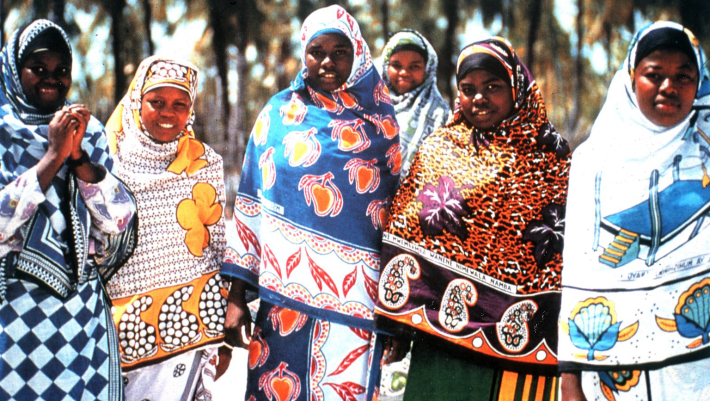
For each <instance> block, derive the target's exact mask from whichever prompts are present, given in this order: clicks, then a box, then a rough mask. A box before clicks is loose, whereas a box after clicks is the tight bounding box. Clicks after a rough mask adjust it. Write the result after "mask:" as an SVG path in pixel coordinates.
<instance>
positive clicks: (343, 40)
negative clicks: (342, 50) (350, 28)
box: [306, 33, 352, 49]
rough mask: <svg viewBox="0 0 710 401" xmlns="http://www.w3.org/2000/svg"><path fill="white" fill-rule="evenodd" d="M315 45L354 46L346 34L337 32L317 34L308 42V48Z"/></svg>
mask: <svg viewBox="0 0 710 401" xmlns="http://www.w3.org/2000/svg"><path fill="white" fill-rule="evenodd" d="M313 47H318V48H327V47H346V48H348V49H350V48H352V45H351V44H350V40H349V39H348V38H347V37H345V35H340V34H337V33H324V34H321V35H318V36H316V37H315V38H313V39H312V40H311V42H310V43H308V46H306V49H310V48H313Z"/></svg>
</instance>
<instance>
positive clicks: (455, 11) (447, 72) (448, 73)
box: [439, 0, 460, 105]
mask: <svg viewBox="0 0 710 401" xmlns="http://www.w3.org/2000/svg"><path fill="white" fill-rule="evenodd" d="M443 4H444V5H443V7H444V15H445V16H446V20H447V21H448V26H447V27H446V32H445V33H444V45H443V46H442V47H441V53H440V54H441V57H440V58H439V79H440V81H439V82H442V83H443V84H444V96H446V97H447V98H448V100H449V103H450V104H452V105H453V103H454V99H455V97H456V96H455V91H454V90H453V88H452V87H451V79H452V78H453V77H454V75H456V66H455V65H454V62H453V58H454V56H455V55H454V51H455V49H458V44H457V43H458V41H457V40H456V27H457V26H458V24H459V12H460V10H459V0H447V1H445V2H444V3H443Z"/></svg>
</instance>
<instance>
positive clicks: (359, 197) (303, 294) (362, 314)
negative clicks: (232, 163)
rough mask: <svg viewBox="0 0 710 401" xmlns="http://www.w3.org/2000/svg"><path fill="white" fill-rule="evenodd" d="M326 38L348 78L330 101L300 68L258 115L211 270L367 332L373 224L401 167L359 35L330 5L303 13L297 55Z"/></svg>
mask: <svg viewBox="0 0 710 401" xmlns="http://www.w3.org/2000/svg"><path fill="white" fill-rule="evenodd" d="M334 31H337V32H339V33H341V34H343V35H345V36H346V37H347V38H349V40H350V42H351V43H352V45H353V51H354V56H355V57H354V62H353V67H352V73H351V75H350V77H349V78H348V79H347V81H346V83H345V84H344V85H343V86H342V87H341V88H338V89H336V90H334V91H333V92H332V93H326V92H323V91H321V90H320V89H318V88H315V87H313V86H311V85H310V83H309V82H310V81H309V80H308V79H307V78H308V77H307V70H306V68H305V59H303V60H304V62H303V65H304V68H303V70H302V71H301V72H299V73H298V75H297V77H296V79H295V80H294V82H293V83H292V85H291V87H290V88H289V89H287V90H284V91H282V92H281V93H278V94H277V95H275V96H274V97H273V98H272V99H271V100H270V101H269V102H268V104H267V105H266V106H265V107H264V109H263V110H262V111H261V113H260V114H259V116H258V118H257V121H256V124H255V125H254V129H253V130H252V133H251V137H250V138H249V144H248V146H247V151H246V156H245V160H244V167H243V169H242V176H241V182H240V184H239V190H238V194H237V200H236V205H235V210H234V215H235V223H236V226H237V234H238V235H235V236H234V237H233V238H231V239H230V243H229V247H228V249H227V256H226V258H225V265H224V266H223V272H225V273H226V274H229V275H232V276H236V277H240V278H242V279H244V280H245V281H247V282H249V283H251V284H252V285H254V286H260V289H259V291H260V294H259V295H260V297H261V298H262V299H266V300H267V301H268V302H272V303H275V304H278V305H282V306H287V307H288V308H291V309H296V310H299V311H301V312H306V313H308V314H310V315H312V316H318V317H320V318H323V319H328V320H331V321H337V322H340V323H344V324H349V325H351V326H355V327H360V328H364V329H368V330H371V329H372V328H373V327H372V317H373V315H372V308H373V305H374V293H373V292H372V290H374V286H375V285H376V280H377V279H378V278H379V275H378V273H379V258H378V257H379V251H380V244H381V238H382V232H381V228H382V225H383V224H384V221H385V219H386V208H387V204H388V201H389V199H390V197H391V195H392V194H393V193H394V189H395V186H396V184H397V180H398V173H399V170H400V168H401V153H400V145H399V138H398V127H397V123H396V121H395V116H394V109H393V107H392V105H391V103H390V100H389V96H387V93H386V91H385V86H384V84H383V82H382V79H380V75H379V74H378V73H377V71H376V70H375V69H374V68H373V65H372V58H371V55H370V50H369V48H368V46H367V43H365V41H364V40H363V38H362V35H361V33H360V28H359V26H358V24H357V22H356V21H355V19H353V17H352V16H351V15H350V14H348V13H347V12H346V11H345V10H344V9H343V8H342V7H339V6H331V7H327V8H322V9H319V10H317V11H315V12H314V13H312V14H311V15H310V16H309V17H308V18H306V20H305V21H304V23H303V28H302V29H301V49H302V51H303V52H304V54H305V49H306V47H307V45H308V43H309V41H310V40H311V39H312V38H313V37H315V36H317V35H318V34H321V33H325V32H334Z"/></svg>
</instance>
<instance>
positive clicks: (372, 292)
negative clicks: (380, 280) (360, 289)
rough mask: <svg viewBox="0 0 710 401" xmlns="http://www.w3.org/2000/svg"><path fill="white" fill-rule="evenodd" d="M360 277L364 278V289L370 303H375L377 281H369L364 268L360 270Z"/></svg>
mask: <svg viewBox="0 0 710 401" xmlns="http://www.w3.org/2000/svg"><path fill="white" fill-rule="evenodd" d="M362 275H363V276H365V289H366V290H367V294H368V295H369V296H370V298H372V302H376V301H377V281H375V280H373V279H371V278H370V277H369V276H368V275H367V274H365V267H364V266H363V268H362Z"/></svg>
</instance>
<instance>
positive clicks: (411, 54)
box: [390, 50, 424, 63]
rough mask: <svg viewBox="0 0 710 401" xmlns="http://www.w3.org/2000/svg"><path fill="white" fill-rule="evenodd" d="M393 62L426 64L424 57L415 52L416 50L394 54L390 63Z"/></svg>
mask: <svg viewBox="0 0 710 401" xmlns="http://www.w3.org/2000/svg"><path fill="white" fill-rule="evenodd" d="M392 61H401V62H408V63H414V62H417V61H419V62H421V63H423V62H424V57H422V55H421V54H419V53H417V52H415V51H414V50H400V51H398V52H397V53H394V54H393V55H392V56H391V57H390V62H392Z"/></svg>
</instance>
